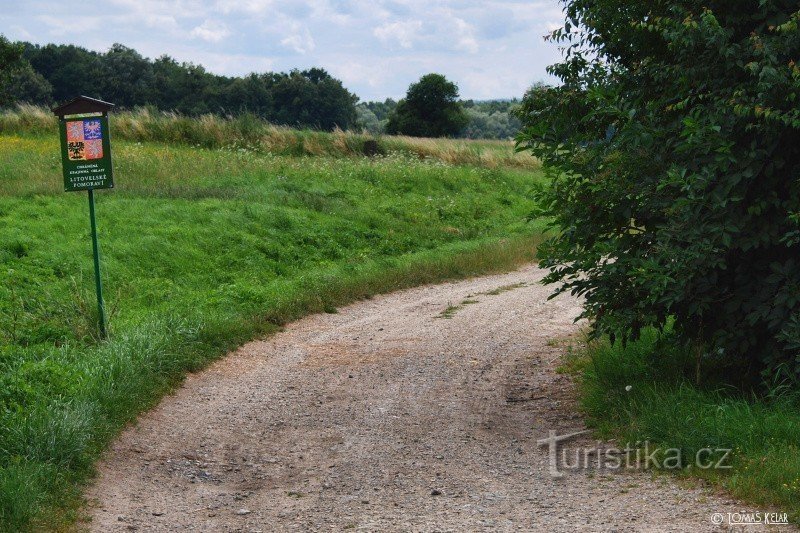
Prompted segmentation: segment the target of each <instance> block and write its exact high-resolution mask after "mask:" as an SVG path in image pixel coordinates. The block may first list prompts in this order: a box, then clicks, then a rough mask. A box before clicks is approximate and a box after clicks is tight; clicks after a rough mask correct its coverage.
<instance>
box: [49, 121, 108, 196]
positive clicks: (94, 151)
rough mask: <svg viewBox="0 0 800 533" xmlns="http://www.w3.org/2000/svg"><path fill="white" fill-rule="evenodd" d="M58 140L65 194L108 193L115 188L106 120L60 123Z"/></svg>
mask: <svg viewBox="0 0 800 533" xmlns="http://www.w3.org/2000/svg"><path fill="white" fill-rule="evenodd" d="M61 140H62V150H63V156H62V160H63V163H64V190H66V191H83V190H87V189H110V188H112V187H113V186H114V184H113V181H112V175H111V153H110V152H111V144H110V142H109V138H108V118H107V117H105V116H102V117H91V118H80V119H65V120H62V126H61Z"/></svg>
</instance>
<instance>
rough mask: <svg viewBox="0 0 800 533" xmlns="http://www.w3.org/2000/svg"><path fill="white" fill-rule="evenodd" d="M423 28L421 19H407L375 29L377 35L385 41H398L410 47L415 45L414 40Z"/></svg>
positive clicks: (403, 46) (401, 44)
mask: <svg viewBox="0 0 800 533" xmlns="http://www.w3.org/2000/svg"><path fill="white" fill-rule="evenodd" d="M421 29H422V22H420V21H419V20H405V21H398V22H391V23H387V24H384V25H382V26H380V27H378V28H375V29H374V30H373V34H374V35H375V37H377V38H378V39H380V40H381V41H383V42H384V43H391V42H393V41H394V42H397V44H399V45H400V47H401V48H406V49H410V48H413V47H414V41H415V40H416V39H417V37H418V35H417V34H418V33H419V31H420V30H421Z"/></svg>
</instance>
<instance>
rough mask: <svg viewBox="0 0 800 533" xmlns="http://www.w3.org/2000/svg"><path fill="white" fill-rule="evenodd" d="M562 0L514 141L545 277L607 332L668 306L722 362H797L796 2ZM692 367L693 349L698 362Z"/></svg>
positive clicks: (702, 350)
mask: <svg viewBox="0 0 800 533" xmlns="http://www.w3.org/2000/svg"><path fill="white" fill-rule="evenodd" d="M796 9H797V5H796V3H791V2H784V1H778V0H758V1H756V0H733V1H731V0H724V1H723V0H710V1H708V2H704V3H702V4H701V3H699V2H691V1H667V0H662V1H656V2H632V1H619V0H600V1H598V0H570V1H568V2H566V9H565V12H566V18H567V20H566V23H565V25H564V27H563V28H561V29H559V30H556V31H555V32H553V34H552V35H551V37H550V38H551V39H552V40H554V41H556V42H558V43H560V44H561V45H563V46H564V50H565V56H564V61H563V62H561V63H560V64H557V65H554V66H552V67H550V72H551V73H552V74H553V75H555V76H557V77H559V78H560V79H561V80H562V81H563V84H562V85H561V86H559V87H556V88H550V89H542V88H537V89H536V90H533V91H531V92H530V93H529V94H528V95H526V98H525V100H524V103H523V107H522V109H521V111H520V117H521V118H522V120H523V122H524V124H525V126H526V129H525V130H524V132H523V134H521V135H520V137H519V141H520V147H521V148H525V149H529V150H531V151H532V152H533V154H534V155H536V156H537V157H539V158H540V159H541V160H542V161H543V163H544V164H545V165H546V167H547V168H548V169H550V170H549V171H550V173H551V174H552V177H553V180H552V185H551V186H550V187H548V188H547V189H546V190H543V191H542V192H541V196H542V198H543V200H544V201H545V202H546V205H547V206H549V207H547V208H546V211H548V212H549V213H550V214H552V215H554V216H555V224H557V225H558V226H559V227H560V228H561V229H562V232H561V233H560V235H559V236H558V237H556V238H554V239H552V240H551V241H550V242H549V243H548V244H547V245H546V246H545V247H544V249H543V254H544V256H545V260H544V265H546V266H548V267H550V268H551V269H552V272H551V274H550V275H549V276H548V278H547V280H548V281H550V282H561V286H560V288H559V289H558V291H559V292H563V291H570V292H573V293H576V294H581V295H583V296H585V298H586V307H585V312H584V316H585V317H588V318H590V319H592V320H593V323H594V329H595V333H596V334H597V333H603V332H607V333H609V334H610V336H611V338H612V339H614V338H621V339H622V340H623V341H624V340H627V339H629V338H636V337H638V335H639V333H640V331H641V330H642V329H643V328H644V327H646V326H650V325H652V326H655V327H656V328H659V329H663V327H664V325H665V324H666V323H667V322H668V321H669V319H670V317H674V318H675V331H676V333H677V334H678V338H679V339H680V341H681V342H682V343H685V344H686V345H691V346H692V347H693V350H694V351H695V353H696V354H697V359H698V363H700V362H701V360H702V359H706V360H707V361H710V362H714V363H715V364H716V366H717V367H718V368H723V369H725V370H726V372H727V375H728V376H729V377H733V376H739V377H745V378H752V377H754V376H758V371H768V372H769V371H771V372H773V373H775V372H778V373H784V372H785V373H786V374H788V375H791V376H792V377H794V378H795V379H797V378H800V346H799V345H800V342H798V338H799V336H800V326H798V324H800V181H798V176H800V107H798V102H797V97H798V92H800V66H798V65H797V64H795V61H796V60H797V58H798V57H799V56H800V30H798V23H800V12H796V11H795V10H796ZM698 366H699V365H698Z"/></svg>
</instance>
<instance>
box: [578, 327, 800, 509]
mask: <svg viewBox="0 0 800 533" xmlns="http://www.w3.org/2000/svg"><path fill="white" fill-rule="evenodd" d="M577 354H578V355H577V356H576V357H574V358H572V359H571V360H569V361H567V365H566V367H567V368H568V369H571V370H572V371H573V372H575V373H578V374H579V375H580V376H581V395H582V404H583V407H584V409H585V411H586V413H587V415H588V417H589V423H590V424H591V425H592V426H593V427H595V428H596V429H597V430H598V432H599V434H600V435H601V436H604V437H611V438H617V439H619V440H620V441H621V442H623V443H625V442H628V443H635V442H645V441H649V442H650V443H651V444H652V445H654V446H658V447H661V448H662V449H667V448H677V449H680V450H681V456H682V457H683V458H684V460H687V463H691V462H693V461H691V460H693V458H694V457H695V455H696V453H697V451H698V450H700V449H703V448H714V449H723V448H724V449H730V450H733V451H732V453H731V456H730V461H728V464H729V465H730V466H731V468H730V469H726V470H714V469H710V470H701V469H698V468H695V467H692V466H690V465H689V464H687V466H688V468H685V469H684V470H682V471H681V472H682V474H685V475H688V476H693V477H700V478H703V479H705V480H707V481H709V482H711V483H712V484H714V485H716V486H719V487H722V488H724V489H726V490H727V491H729V492H730V493H731V494H733V495H734V496H736V497H739V498H741V499H743V500H744V501H747V502H749V503H751V504H756V505H766V506H770V507H772V508H774V509H775V510H777V511H780V512H785V513H788V514H789V515H790V517H791V518H792V519H793V520H794V521H798V520H800V447H799V446H800V397H799V396H797V394H796V393H792V392H790V391H789V390H785V389H783V388H782V387H780V386H778V387H773V388H772V392H771V393H770V394H769V395H768V396H767V397H763V396H760V397H749V396H746V395H743V394H741V393H737V392H735V391H732V390H731V389H730V388H726V387H721V386H718V385H714V384H713V383H708V384H705V385H703V386H698V385H696V384H695V383H694V380H693V376H694V375H695V356H694V355H693V354H691V353H689V352H688V351H687V350H683V349H681V348H680V347H678V346H676V345H675V344H674V343H672V342H671V336H670V335H669V334H665V335H658V334H657V333H655V332H649V333H647V334H646V335H645V336H643V338H642V339H641V340H639V341H637V342H633V343H629V344H628V345H627V346H625V347H623V346H621V345H620V344H619V343H617V344H616V345H614V346H611V345H610V344H609V343H608V342H595V343H591V344H589V346H588V348H587V349H586V350H585V351H584V352H582V353H581V352H577ZM651 448H652V446H651Z"/></svg>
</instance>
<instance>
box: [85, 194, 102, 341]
mask: <svg viewBox="0 0 800 533" xmlns="http://www.w3.org/2000/svg"><path fill="white" fill-rule="evenodd" d="M89 219H90V220H91V222H92V250H93V252H94V287H95V290H96V292H97V313H98V315H99V320H100V338H102V339H105V338H106V309H105V305H104V304H103V282H102V281H101V280H100V249H99V247H98V245H97V222H95V219H94V190H93V189H89Z"/></svg>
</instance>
